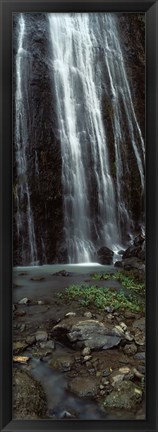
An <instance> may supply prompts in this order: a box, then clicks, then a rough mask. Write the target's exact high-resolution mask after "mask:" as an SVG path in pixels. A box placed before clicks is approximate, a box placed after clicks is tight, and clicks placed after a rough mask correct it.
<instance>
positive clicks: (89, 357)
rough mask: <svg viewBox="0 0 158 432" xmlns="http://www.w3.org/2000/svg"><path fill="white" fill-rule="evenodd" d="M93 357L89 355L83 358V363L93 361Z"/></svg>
mask: <svg viewBox="0 0 158 432" xmlns="http://www.w3.org/2000/svg"><path fill="white" fill-rule="evenodd" d="M91 358H92V356H91V355H87V356H85V357H84V358H83V363H85V362H88V361H89V360H91Z"/></svg>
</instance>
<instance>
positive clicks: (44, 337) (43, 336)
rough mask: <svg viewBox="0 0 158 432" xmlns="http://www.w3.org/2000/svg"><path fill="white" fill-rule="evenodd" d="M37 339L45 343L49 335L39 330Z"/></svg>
mask: <svg viewBox="0 0 158 432" xmlns="http://www.w3.org/2000/svg"><path fill="white" fill-rule="evenodd" d="M35 337H36V341H37V342H44V341H46V340H47V339H48V334H47V332H46V331H44V330H38V331H37V332H36V335H35Z"/></svg>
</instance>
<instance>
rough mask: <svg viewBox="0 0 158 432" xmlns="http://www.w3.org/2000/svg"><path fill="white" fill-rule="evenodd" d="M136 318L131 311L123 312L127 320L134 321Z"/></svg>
mask: <svg viewBox="0 0 158 432" xmlns="http://www.w3.org/2000/svg"><path fill="white" fill-rule="evenodd" d="M135 317H136V315H135V314H134V313H133V312H131V311H128V310H127V311H125V318H127V319H134V318H135Z"/></svg>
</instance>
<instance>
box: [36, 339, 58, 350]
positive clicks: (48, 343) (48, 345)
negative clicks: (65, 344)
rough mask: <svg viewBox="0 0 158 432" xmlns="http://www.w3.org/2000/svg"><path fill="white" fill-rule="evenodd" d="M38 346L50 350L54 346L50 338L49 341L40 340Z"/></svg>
mask: <svg viewBox="0 0 158 432" xmlns="http://www.w3.org/2000/svg"><path fill="white" fill-rule="evenodd" d="M40 347H41V348H42V349H44V348H50V349H51V350H54V348H55V343H54V341H52V340H49V341H47V342H41V343H40ZM49 352H51V351H49Z"/></svg>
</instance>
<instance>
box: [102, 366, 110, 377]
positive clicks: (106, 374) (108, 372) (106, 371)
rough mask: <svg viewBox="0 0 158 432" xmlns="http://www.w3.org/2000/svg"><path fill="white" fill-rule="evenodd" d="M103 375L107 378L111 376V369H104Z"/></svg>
mask: <svg viewBox="0 0 158 432" xmlns="http://www.w3.org/2000/svg"><path fill="white" fill-rule="evenodd" d="M102 375H103V377H107V376H109V375H110V371H109V369H108V368H107V369H104V371H103V373H102Z"/></svg>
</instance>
